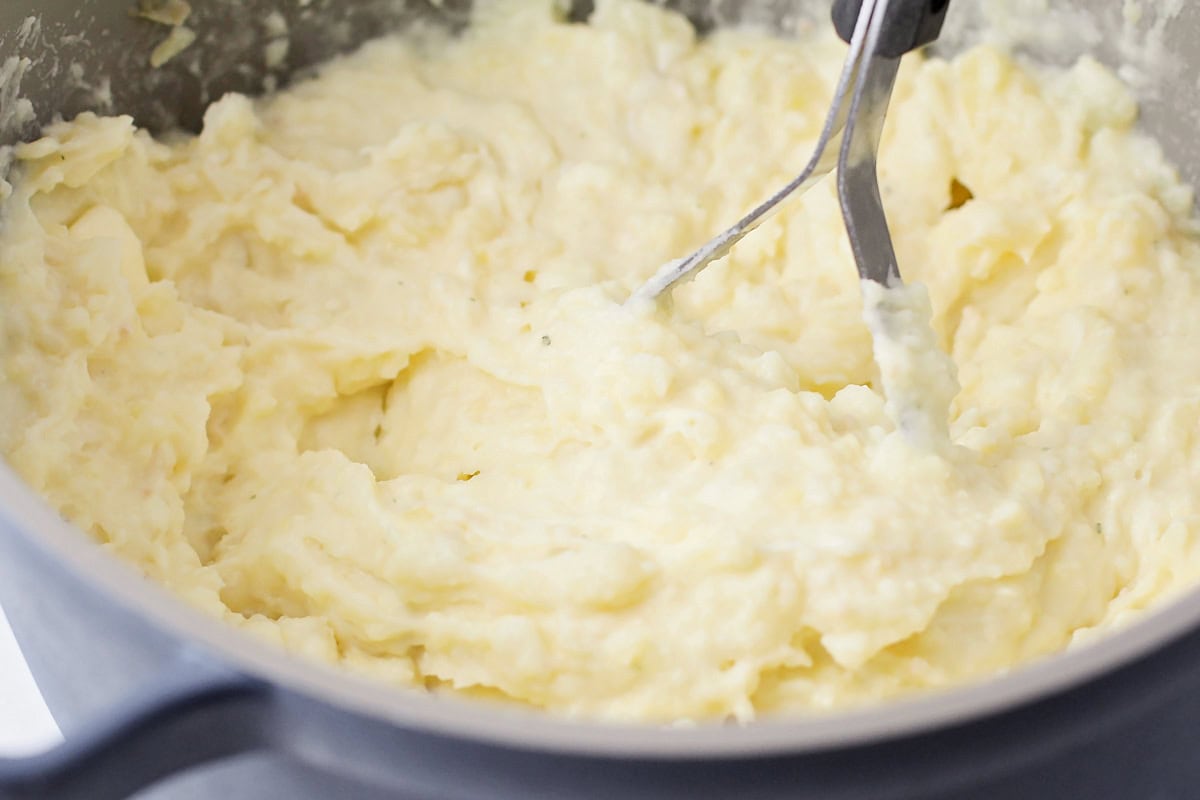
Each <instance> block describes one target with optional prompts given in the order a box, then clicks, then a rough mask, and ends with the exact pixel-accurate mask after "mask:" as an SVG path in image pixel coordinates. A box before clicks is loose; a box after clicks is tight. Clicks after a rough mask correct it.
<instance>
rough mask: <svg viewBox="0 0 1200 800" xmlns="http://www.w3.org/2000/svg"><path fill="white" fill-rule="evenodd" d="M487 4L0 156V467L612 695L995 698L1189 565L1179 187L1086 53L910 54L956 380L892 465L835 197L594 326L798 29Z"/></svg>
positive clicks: (264, 611)
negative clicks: (956, 690)
mask: <svg viewBox="0 0 1200 800" xmlns="http://www.w3.org/2000/svg"><path fill="white" fill-rule="evenodd" d="M488 8H489V11H487V12H485V13H484V14H483V15H482V17H481V19H480V20H479V22H478V24H477V25H476V26H474V28H472V29H471V30H470V31H469V32H468V33H467V34H465V35H463V36H462V37H461V38H458V39H455V40H453V41H436V40H435V37H432V36H427V37H426V38H425V39H423V40H421V41H419V42H418V41H404V40H384V41H379V42H377V43H374V44H372V45H370V46H368V47H366V48H365V49H364V50H363V51H362V52H360V53H359V54H357V55H354V56H351V57H349V58H346V59H343V60H341V61H338V62H336V63H333V64H331V65H329V66H328V67H327V68H325V69H324V70H323V72H322V73H321V74H320V76H319V77H317V78H316V79H314V80H310V81H308V82H305V83H301V84H299V85H297V86H295V87H293V88H291V89H289V90H288V91H286V92H283V93H281V94H278V95H276V96H272V97H268V98H265V99H263V100H260V101H252V100H249V99H247V98H245V97H241V96H230V97H226V98H225V99H223V100H221V101H220V102H219V103H217V104H215V105H214V106H213V107H212V108H211V109H209V111H208V114H207V117H206V120H205V126H204V131H203V133H201V134H200V135H199V136H197V137H187V136H183V135H178V136H174V137H171V138H168V139H166V140H163V141H155V140H154V139H152V138H151V137H150V136H149V135H147V134H146V133H144V132H142V131H139V130H137V129H136V128H135V126H134V125H133V124H132V122H131V121H130V120H129V119H127V118H99V117H95V116H90V115H84V116H82V117H80V118H78V119H77V120H75V121H73V122H70V123H64V124H58V125H55V126H53V127H51V128H50V129H49V130H48V131H47V133H46V136H45V138H44V139H42V140H41V141H38V142H35V143H32V144H26V145H23V146H21V147H20V148H19V149H18V151H17V157H18V161H19V169H18V171H17V173H16V177H15V178H14V179H13V180H14V183H13V186H12V196H11V197H10V198H9V200H8V202H7V203H6V206H5V212H4V222H3V234H2V239H0V308H2V311H0V336H2V339H0V370H2V374H3V379H2V381H0V452H2V453H3V454H4V456H5V457H6V459H7V461H8V463H9V464H11V466H12V467H13V468H14V469H15V470H16V471H17V472H19V474H20V475H21V476H23V478H24V479H25V480H26V481H27V482H28V483H29V484H30V485H31V486H32V487H33V488H34V489H36V490H37V491H38V492H40V493H42V494H43V495H44V496H45V497H46V498H48V500H49V501H50V502H51V503H52V504H53V505H54V506H55V507H56V508H58V509H59V510H60V511H61V512H62V513H63V515H65V516H66V517H67V518H69V519H70V520H72V521H74V522H75V523H77V524H78V525H79V526H80V527H81V528H83V529H84V530H86V531H88V532H90V533H91V535H92V536H94V537H95V538H96V539H97V540H98V541H99V542H101V543H103V545H104V546H105V547H107V548H108V549H110V550H111V551H112V552H113V553H115V554H116V555H118V556H120V557H122V558H124V559H127V560H129V561H130V562H132V563H134V564H136V565H137V566H138V567H139V568H140V569H141V570H142V571H144V572H145V574H146V575H148V576H149V577H151V578H153V579H154V580H156V581H160V582H162V583H163V584H165V585H167V586H169V587H170V588H171V589H173V590H174V591H175V592H178V593H179V594H180V595H182V596H184V597H185V598H187V599H188V600H189V601H190V602H192V603H193V604H195V605H198V606H200V607H202V608H204V609H207V610H208V611H210V612H212V613H213V614H216V615H220V616H221V617H223V618H224V619H226V620H228V621H229V622H230V623H233V624H235V625H238V626H240V627H242V628H244V629H248V630H251V631H253V632H255V633H256V634H258V635H260V636H263V637H267V638H269V639H271V640H274V641H277V642H279V643H280V644H282V645H283V646H285V647H287V648H289V649H290V650H292V651H294V652H297V653H303V654H305V655H308V656H312V657H316V658H319V659H324V660H327V661H330V662H336V663H339V664H341V665H344V666H345V667H347V668H350V669H353V670H356V671H358V672H360V673H366V674H370V675H374V676H377V677H379V678H381V679H383V680H386V681H389V682H392V683H394V684H397V685H400V686H407V687H428V688H431V689H435V690H449V691H457V692H461V693H467V694H471V695H475V696H485V697H492V698H504V699H507V700H510V701H514V702H519V703H524V704H529V705H533V706H537V707H541V708H545V709H549V710H551V711H554V712H557V713H563V714H569V715H591V716H600V717H605V718H613V719H630V720H646V721H661V720H676V719H704V718H717V717H725V716H730V715H732V716H734V717H736V718H739V719H743V720H744V719H750V718H753V717H755V716H756V715H761V714H765V713H771V712H780V711H788V712H810V711H815V710H821V709H830V708H837V707H844V706H847V705H852V704H861V703H864V702H871V701H877V700H880V699H883V698H890V697H894V696H897V695H901V694H903V693H908V692H912V691H915V690H922V689H927V688H931V687H940V686H945V685H949V684H954V683H958V682H962V681H965V680H969V679H973V678H978V677H981V676H986V675H989V674H994V673H996V672H997V671H1000V670H1005V669H1008V668H1010V667H1012V666H1013V665H1016V664H1019V663H1020V662H1024V661H1027V660H1028V659H1031V658H1034V657H1036V656H1039V655H1042V654H1047V653H1051V652H1054V651H1057V650H1060V649H1062V648H1064V647H1066V646H1068V645H1071V644H1072V643H1073V642H1076V641H1078V640H1079V639H1081V638H1085V637H1087V636H1089V635H1093V634H1094V633H1095V632H1097V631H1104V630H1107V629H1109V628H1111V627H1112V626H1113V625H1115V624H1119V623H1121V622H1122V621H1124V620H1126V619H1127V618H1129V617H1130V616H1133V615H1136V614H1137V613H1139V612H1140V611H1142V609H1144V608H1146V607H1148V606H1150V605H1153V604H1155V603H1157V602H1161V600H1162V598H1164V597H1166V596H1168V595H1170V594H1171V593H1173V592H1177V591H1179V590H1180V589H1182V588H1185V587H1188V586H1190V585H1191V584H1192V583H1193V582H1194V581H1195V580H1196V579H1197V571H1198V569H1197V568H1198V566H1200V553H1197V531H1198V529H1200V517H1198V515H1200V311H1198V309H1200V247H1198V246H1197V238H1196V235H1195V228H1194V226H1193V223H1192V222H1191V216H1190V215H1191V195H1190V193H1189V191H1188V190H1187V189H1185V188H1184V187H1183V186H1181V185H1180V184H1179V182H1178V179H1177V178H1176V177H1175V174H1174V173H1173V171H1172V170H1171V169H1170V168H1169V166H1168V165H1167V164H1166V163H1164V160H1163V158H1162V156H1161V155H1160V153H1159V150H1158V149H1157V147H1156V146H1155V145H1154V144H1153V143H1152V142H1150V141H1148V140H1147V139H1145V138H1143V137H1141V136H1139V135H1138V134H1136V133H1134V132H1133V130H1132V127H1133V124H1134V118H1135V114H1136V108H1135V103H1134V101H1133V100H1132V98H1131V97H1130V96H1129V94H1128V93H1127V92H1126V91H1125V90H1124V89H1123V87H1122V86H1121V84H1120V83H1119V82H1118V81H1117V80H1116V79H1115V78H1114V77H1113V76H1112V75H1111V74H1110V73H1109V72H1107V71H1106V70H1105V69H1103V68H1102V67H1100V66H1099V65H1097V64H1095V63H1092V62H1090V61H1084V62H1082V63H1080V64H1078V65H1077V66H1075V67H1074V68H1073V69H1071V70H1069V71H1065V72H1062V73H1055V74H1052V75H1040V74H1034V73H1031V72H1030V71H1028V70H1027V69H1026V68H1023V67H1021V66H1018V65H1017V64H1016V63H1014V62H1013V61H1012V60H1011V59H1010V58H1009V57H1008V56H1006V55H1004V54H1003V53H1001V52H998V51H994V50H989V49H978V50H975V51H972V52H969V53H967V54H965V55H962V56H961V57H959V58H957V59H956V60H954V61H952V62H943V61H936V60H930V61H925V62H922V61H921V60H920V59H919V58H917V57H914V58H913V59H910V60H909V61H910V62H911V63H907V64H906V67H905V69H904V71H903V73H902V76H901V79H900V83H899V86H898V89H897V95H896V105H895V109H894V112H893V114H892V117H891V121H890V124H889V128H888V131H887V134H886V136H885V141H884V152H883V156H882V185H883V194H884V198H885V203H886V205H887V208H888V210H889V213H890V217H891V220H892V223H893V227H894V229H895V237H896V244H897V250H898V253H899V257H900V264H901V267H902V270H903V271H904V273H905V276H906V278H907V279H909V280H910V281H913V282H919V283H920V284H923V286H924V287H926V288H925V289H923V288H914V289H912V290H911V292H912V293H913V294H912V295H911V297H910V299H911V300H912V301H913V303H914V304H915V306H916V307H917V308H922V307H923V308H925V309H926V313H930V312H929V309H932V314H933V326H934V330H935V331H936V333H937V339H938V342H939V343H940V345H941V346H942V347H943V348H945V350H946V351H948V352H949V353H950V354H951V355H952V356H953V359H954V361H955V363H956V364H957V367H958V378H959V382H960V384H961V391H960V392H959V393H958V395H957V397H956V398H955V400H954V402H953V405H952V407H951V412H950V418H949V437H950V438H949V441H948V443H947V446H946V447H945V448H932V449H930V448H922V447H915V446H913V444H912V442H911V441H910V437H908V436H906V435H905V434H904V432H903V431H902V430H901V429H899V428H898V426H897V425H896V424H895V423H894V422H893V416H894V415H893V414H890V413H889V406H888V403H887V401H886V400H885V398H884V396H883V393H882V392H881V391H880V389H879V388H878V387H879V384H880V380H879V378H880V371H879V367H877V366H876V363H875V359H874V358H873V355H872V347H871V337H870V333H869V330H868V327H867V325H866V324H864V318H863V298H862V295H861V293H860V290H859V284H858V281H857V277H856V274H855V271H854V267H853V264H852V261H851V258H850V254H849V248H848V245H847V243H846V241H845V235H844V232H843V228H842V224H841V221H840V217H839V213H838V207H837V203H836V199H835V196H834V192H833V187H832V186H831V185H830V184H829V182H826V183H825V184H823V185H821V186H819V187H818V188H817V189H816V190H814V191H812V192H811V193H810V194H809V195H807V196H806V197H804V198H803V199H802V200H800V201H798V202H795V203H793V204H791V205H789V206H788V208H787V209H786V211H785V212H784V213H783V214H781V215H780V216H778V217H776V218H775V219H773V220H772V221H770V222H769V223H767V224H766V225H764V226H763V228H762V229H760V230H759V231H758V232H756V233H755V234H754V235H753V236H752V237H750V238H748V239H747V240H746V241H745V242H743V243H742V244H741V245H740V246H739V247H738V248H737V249H736V250H735V251H734V253H733V254H732V256H731V257H730V258H729V259H727V260H726V261H724V262H722V263H720V264H718V265H716V266H714V267H711V268H710V269H708V270H707V271H706V272H705V273H704V274H703V275H701V276H700V277H699V279H698V280H696V281H695V282H694V283H692V284H689V285H687V286H685V287H683V288H681V289H680V290H678V291H677V292H676V293H675V301H674V304H673V306H672V307H671V308H663V309H659V310H651V309H640V310H639V309H632V310H631V309H629V308H626V307H625V306H624V305H623V302H624V300H625V298H626V297H627V296H628V295H629V293H630V292H631V291H632V290H633V289H634V288H635V287H636V286H637V285H638V284H639V283H640V282H641V281H642V280H644V279H645V278H647V277H649V276H650V275H651V274H653V272H654V270H655V269H656V268H657V267H658V266H659V265H660V264H661V263H663V262H665V261H667V260H668V259H671V258H674V257H677V256H680V255H683V254H685V253H687V252H688V251H689V250H690V249H691V248H693V247H694V246H696V245H697V244H699V243H700V242H701V241H703V240H704V239H706V238H707V237H708V236H709V235H711V234H712V233H713V232H715V231H717V230H718V229H720V228H721V227H723V226H724V225H726V224H728V223H729V222H730V221H732V220H733V219H735V218H736V217H738V216H739V215H740V214H741V213H743V212H744V211H745V210H746V209H747V208H749V207H750V206H751V205H753V204H755V203H756V202H758V201H760V200H761V199H762V198H763V197H765V196H766V195H767V194H769V193H770V192H772V191H773V190H774V189H776V188H777V187H778V186H779V185H781V184H782V183H784V182H785V181H786V180H788V179H790V178H791V177H792V176H793V175H794V174H795V173H796V172H798V171H799V169H800V167H801V166H802V165H803V163H804V161H805V160H806V158H807V156H808V154H809V150H810V147H811V144H812V142H813V141H814V140H815V138H816V136H817V133H818V130H819V126H820V124H821V121H822V117H823V113H824V108H825V104H826V102H827V100H828V96H829V94H830V92H831V89H832V84H833V82H834V79H835V77H836V73H837V71H838V69H839V67H840V62H841V59H842V56H843V53H844V46H843V45H842V44H841V43H840V42H838V41H837V40H836V39H835V38H834V37H833V36H832V35H831V34H827V33H822V34H820V35H816V36H814V37H813V38H812V39H811V40H809V41H805V42H803V43H797V42H793V41H783V40H777V39H772V38H769V37H767V36H765V35H759V34H754V33H750V32H734V31H724V32H720V33H717V34H716V35H713V36H711V37H709V38H706V39H703V40H698V39H697V38H696V36H695V34H694V33H693V31H692V29H691V28H690V27H689V25H688V24H687V23H686V22H685V21H684V20H683V19H682V18H681V17H678V16H675V15H672V14H670V13H667V12H664V11H662V10H658V9H655V8H652V7H650V6H649V5H643V4H640V3H637V2H631V1H630V0H608V1H607V2H601V3H600V4H599V7H598V10H597V12H596V14H595V16H594V18H593V20H592V22H591V24H589V25H572V24H566V23H565V22H563V21H561V20H559V19H558V18H556V17H555V15H554V14H553V13H552V11H551V4H550V3H549V2H545V0H520V2H516V3H513V2H509V3H506V4H504V5H501V6H496V7H492V6H489V7H488ZM955 182H957V183H955ZM952 186H954V187H956V188H955V189H953V190H952ZM962 187H966V189H968V190H969V192H970V193H971V194H972V195H973V197H971V199H969V200H968V201H967V202H965V204H962V205H961V207H951V206H958V205H959V203H960V202H961V201H962V200H963V199H964V190H963V188H962ZM952 199H955V202H952ZM926 289H927V292H928V296H927V297H926V295H925V294H924V292H925V291H926ZM879 301H881V299H880V298H875V299H874V301H873V302H874V303H877V302H879ZM918 344H919V342H918ZM880 360H881V361H883V362H884V370H885V372H886V371H887V370H888V369H890V368H891V367H892V366H894V365H895V362H894V361H893V360H889V359H888V358H887V357H884V356H883V355H882V354H881V359H880ZM926 390H927V392H926V393H928V392H933V394H932V395H929V397H930V398H932V399H931V403H932V406H931V407H935V408H936V406H937V402H938V401H937V396H936V395H937V392H942V393H943V394H944V395H945V396H946V398H947V399H948V397H949V395H950V394H953V390H954V387H953V386H950V387H949V388H947V386H944V385H943V386H939V387H926ZM897 391H898V392H900V391H903V392H907V393H908V394H909V396H912V397H916V399H917V402H918V404H919V403H920V402H921V397H922V396H923V388H922V386H921V385H920V384H912V383H910V384H909V385H906V386H903V387H900V388H899V389H898V390H897ZM951 443H952V444H951Z"/></svg>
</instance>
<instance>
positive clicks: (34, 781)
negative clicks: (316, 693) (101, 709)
mask: <svg viewBox="0 0 1200 800" xmlns="http://www.w3.org/2000/svg"><path fill="white" fill-rule="evenodd" d="M274 705H275V693H274V690H273V689H271V687H270V686H269V685H267V684H266V683H263V682H261V681H258V680H255V679H253V678H250V677H248V676H246V675H242V674H240V673H238V672H234V671H232V670H230V669H228V668H227V667H223V666H220V665H218V664H216V663H214V662H213V661H211V660H210V659H208V658H205V657H203V656H201V655H198V654H195V653H189V652H185V653H183V654H181V655H180V656H179V657H178V658H176V659H174V660H173V661H172V662H171V663H170V664H169V665H168V666H167V668H166V670H165V671H164V672H163V674H162V675H161V676H160V677H159V678H158V679H157V680H155V681H154V682H153V683H151V684H149V685H148V686H146V687H145V688H144V689H143V690H141V691H140V692H139V693H138V694H137V695H136V696H135V697H132V698H130V699H128V700H127V701H126V702H124V703H123V704H121V705H119V706H117V707H116V708H114V709H112V710H111V711H109V712H106V713H105V714H103V715H102V716H101V717H99V718H97V719H95V720H92V721H91V722H90V723H89V724H87V725H85V726H83V727H82V728H81V729H80V730H79V731H77V732H74V733H72V734H71V735H70V736H69V737H68V739H67V740H66V741H65V742H64V743H63V744H61V745H58V746H57V747H54V748H52V749H50V750H48V751H46V752H44V753H40V754H37V755H34V756H30V757H28V758H19V759H2V758H0V800H46V798H55V800H122V798H126V797H129V796H130V795H132V794H134V793H135V792H137V791H139V790H141V789H144V788H146V787H148V786H150V785H152V784H154V783H155V782H157V781H158V780H160V779H162V778H164V777H167V776H168V775H172V774H174V773H177V772H181V771H183V770H186V769H189V768H191V767H196V766H199V765H201V764H204V763H207V762H210V761H216V760H220V759H224V758H228V757H230V756H233V755H237V754H241V753H247V752H252V751H255V750H261V749H264V748H266V747H268V746H269V745H270V743H271V740H272V736H271V725H270V724H269V723H270V721H271V719H272V718H273V716H274V713H273V708H274Z"/></svg>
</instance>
